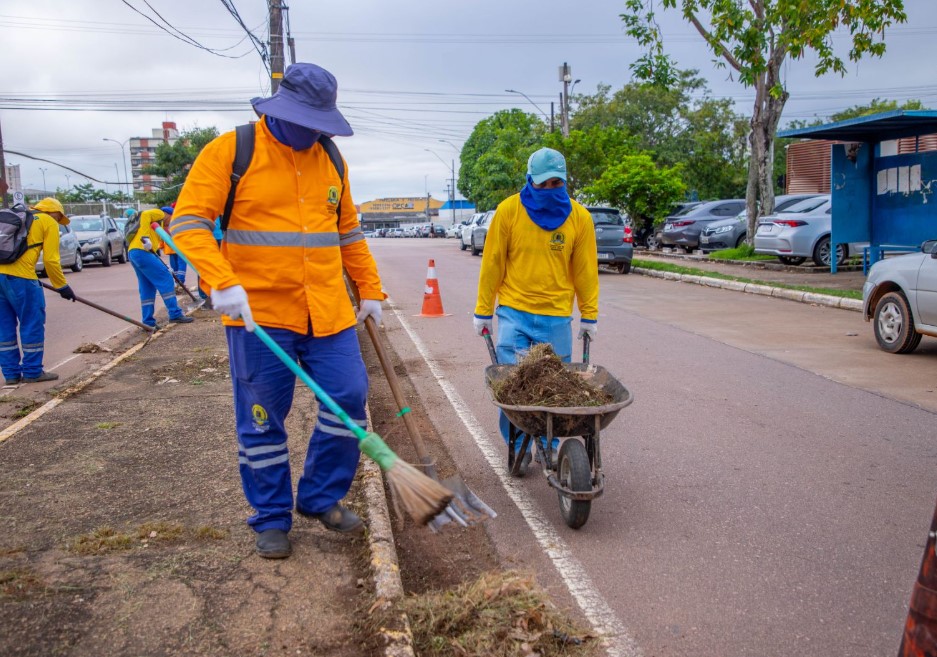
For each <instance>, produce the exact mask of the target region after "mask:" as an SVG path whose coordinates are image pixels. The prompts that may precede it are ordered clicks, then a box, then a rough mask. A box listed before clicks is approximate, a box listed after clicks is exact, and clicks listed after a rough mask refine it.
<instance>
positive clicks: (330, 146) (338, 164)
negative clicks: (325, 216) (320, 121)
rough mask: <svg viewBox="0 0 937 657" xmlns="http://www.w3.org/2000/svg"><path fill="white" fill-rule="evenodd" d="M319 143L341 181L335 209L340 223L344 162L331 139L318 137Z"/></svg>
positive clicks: (343, 190)
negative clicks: (340, 189)
mask: <svg viewBox="0 0 937 657" xmlns="http://www.w3.org/2000/svg"><path fill="white" fill-rule="evenodd" d="M319 143H320V144H322V148H324V149H325V152H326V153H328V156H329V159H330V160H332V166H333V167H335V170H336V171H337V172H338V177H339V178H340V179H341V181H342V191H341V194H339V197H338V207H337V208H336V209H335V213H336V214H337V215H338V220H339V221H341V220H342V197H344V196H345V162H344V161H343V160H342V154H341V153H339V152H338V146H336V145H335V142H334V141H332V138H331V137H326V136H325V135H319Z"/></svg>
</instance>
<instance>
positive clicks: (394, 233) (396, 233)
mask: <svg viewBox="0 0 937 657" xmlns="http://www.w3.org/2000/svg"><path fill="white" fill-rule="evenodd" d="M387 237H404V234H403V228H391V229H390V230H388V231H387Z"/></svg>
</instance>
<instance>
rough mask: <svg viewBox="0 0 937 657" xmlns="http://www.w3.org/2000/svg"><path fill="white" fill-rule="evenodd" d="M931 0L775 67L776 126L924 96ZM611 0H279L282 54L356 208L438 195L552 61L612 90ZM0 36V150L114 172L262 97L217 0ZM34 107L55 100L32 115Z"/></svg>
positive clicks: (62, 7) (162, 5) (615, 32)
mask: <svg viewBox="0 0 937 657" xmlns="http://www.w3.org/2000/svg"><path fill="white" fill-rule="evenodd" d="M147 2H148V3H149V7H148V6H147ZM232 2H234V4H235V6H236V8H237V10H238V12H239V14H240V16H241V18H242V19H243V22H244V24H245V25H246V26H247V27H248V28H250V29H251V30H252V32H253V33H254V34H255V35H256V36H257V37H258V38H259V39H260V40H261V41H266V39H267V16H266V5H267V3H266V1H265V0H228V4H231V3H232ZM935 4H937V3H935V0H906V2H905V7H906V10H907V12H908V16H909V21H908V23H907V24H905V25H903V26H900V27H898V28H894V29H892V30H890V31H889V32H888V35H887V36H888V51H887V53H886V55H885V57H884V58H882V59H881V60H875V59H866V60H863V61H862V62H860V63H859V64H851V63H850V64H848V66H849V73H848V74H847V75H846V77H845V78H841V77H839V76H833V75H830V76H825V77H824V78H820V79H816V78H814V77H813V67H812V62H811V60H809V59H808V60H804V61H796V62H790V63H789V65H788V66H787V68H786V76H787V77H786V83H787V86H788V90H789V91H790V92H791V99H790V101H789V102H788V104H787V108H786V110H785V114H784V120H783V121H782V125H783V123H784V122H785V121H789V120H792V119H795V118H811V117H813V116H814V115H819V116H828V115H829V114H830V113H832V112H835V111H837V110H840V109H843V108H845V107H849V106H852V105H857V104H861V103H866V102H868V101H869V100H871V99H872V98H875V97H880V98H887V99H897V100H906V99H909V98H916V99H920V100H922V101H924V103H925V105H926V106H928V107H937V72H935V66H934V62H937V11H935ZM576 5H578V6H576ZM622 5H623V2H622V0H588V1H587V2H581V3H571V2H568V1H560V0H539V1H538V2H531V1H529V0H514V1H511V0H507V1H505V0H499V1H494V0H474V1H472V2H465V1H463V2H446V1H445V0H432V1H430V0H407V1H404V2H400V1H398V2H393V1H390V0H346V1H345V2H328V3H326V2H317V1H315V0H302V1H301V2H294V3H291V7H290V10H289V18H290V27H291V32H292V35H293V37H294V38H295V41H296V56H297V59H298V60H299V61H311V62H315V63H317V64H319V65H321V66H324V67H325V68H327V69H329V70H330V71H332V73H333V74H335V76H336V77H337V78H338V82H339V97H338V102H339V107H340V108H341V110H342V111H343V113H344V114H345V116H346V118H347V119H348V120H349V122H350V123H351V125H352V127H353V128H354V130H355V135H354V136H353V137H349V138H340V139H338V140H337V142H338V145H339V148H341V150H342V152H343V154H344V155H345V158H346V159H347V160H348V163H349V175H350V179H351V190H352V193H353V195H354V198H355V200H356V201H357V202H359V203H361V202H364V201H368V200H372V199H374V198H379V197H387V196H421V195H423V194H424V193H425V192H426V191H428V192H430V193H431V194H433V195H434V197H436V198H439V199H444V198H445V197H446V191H445V189H446V183H447V180H448V178H449V176H450V171H449V169H450V166H451V161H452V160H453V159H454V158H455V160H456V161H455V167H456V172H458V167H459V162H458V159H457V158H458V152H457V150H456V149H457V148H461V145H462V143H463V142H464V141H465V139H467V138H468V136H469V134H470V133H471V131H472V127H473V126H474V125H475V123H477V122H478V121H479V120H481V119H483V118H485V117H486V116H488V115H490V114H491V113H493V112H495V111H497V110H499V109H506V108H510V107H519V108H522V109H524V110H527V111H530V112H533V113H538V110H537V109H536V108H535V107H534V106H533V105H532V104H531V102H528V100H526V99H525V98H524V97H522V96H520V95H518V94H510V93H506V92H505V90H506V89H516V90H518V91H520V92H523V93H524V94H526V95H527V96H529V98H530V99H531V101H532V103H535V104H536V105H537V106H539V108H540V109H542V110H543V112H544V113H546V114H549V113H550V103H551V101H553V102H555V103H556V106H557V112H558V111H559V110H558V107H559V93H560V91H561V90H562V84H561V83H560V82H559V81H558V67H559V66H560V65H561V64H562V63H563V62H568V63H569V65H570V66H571V67H572V73H573V78H574V79H579V80H581V81H580V82H579V83H578V85H576V87H575V92H576V93H580V92H582V93H592V92H594V91H595V89H596V86H597V85H598V84H600V83H605V84H609V85H611V86H612V88H613V89H615V88H619V87H621V86H622V85H624V84H626V83H627V82H628V81H629V80H630V77H631V76H630V71H629V69H628V66H629V64H630V63H631V62H632V61H633V60H634V59H635V58H636V57H637V56H639V54H640V52H639V49H638V48H637V46H635V45H634V43H633V41H631V40H630V39H628V38H627V37H625V36H624V35H623V33H622V25H621V21H620V20H619V18H618V15H619V14H620V13H621V11H622ZM132 7H133V8H136V9H138V10H139V12H142V13H143V14H145V15H146V16H149V17H151V18H152V19H153V20H155V21H157V22H159V20H160V19H159V17H158V16H157V14H156V12H158V14H159V15H161V16H162V18H163V19H165V21H166V22H168V23H169V24H171V25H172V26H173V27H174V28H176V29H177V30H178V31H179V32H181V33H183V34H184V35H186V36H187V37H190V38H191V39H194V40H195V41H197V42H198V43H199V44H201V45H202V46H205V47H207V48H210V49H214V50H216V51H218V52H221V53H222V54H225V55H234V56H239V55H244V56H243V57H237V58H225V57H220V56H218V55H216V54H212V53H210V52H207V51H206V50H203V49H200V48H198V47H196V46H193V45H189V44H188V43H185V42H184V41H183V40H182V38H181V37H179V38H174V37H173V36H170V34H168V33H167V32H166V31H163V30H161V29H159V28H158V27H156V26H155V25H154V24H153V23H152V22H150V21H149V20H147V18H146V17H145V16H143V15H141V13H138V12H135V11H134V10H133V8H132ZM659 19H660V22H661V26H662V28H663V31H664V36H665V47H666V49H667V51H668V52H669V53H670V54H671V55H673V56H674V57H675V58H676V59H677V60H678V62H679V64H680V65H681V66H682V67H685V68H698V69H699V70H700V73H701V75H702V76H703V77H704V78H706V79H707V80H708V81H709V85H710V88H711V90H712V92H713V94H714V95H716V96H720V97H730V98H732V99H734V100H735V101H736V103H737V109H738V110H739V111H740V112H741V113H744V114H745V115H748V113H749V112H750V106H751V100H752V94H751V93H750V92H749V91H748V90H746V89H744V88H743V87H742V86H741V85H739V84H737V83H735V82H733V81H731V80H730V79H728V74H727V72H726V71H725V70H719V69H716V68H715V67H714V66H713V64H712V57H711V56H710V55H709V54H708V52H707V51H706V49H705V47H704V46H703V44H702V41H701V40H700V38H699V36H698V35H697V34H696V32H695V31H693V30H692V28H691V27H689V26H688V25H686V24H685V23H683V22H682V20H681V19H680V16H679V13H678V12H675V11H672V10H671V11H667V12H664V13H663V14H661V15H660V16H659ZM0 30H2V34H3V38H4V52H5V60H6V66H5V67H4V75H3V81H2V83H0V127H2V132H3V143H4V147H5V148H6V149H10V150H15V151H20V152H22V153H27V154H30V155H34V156H38V157H42V158H46V159H48V160H52V161H54V162H56V163H61V164H65V165H67V166H70V167H72V168H73V169H76V170H77V171H80V172H82V173H85V174H87V175H89V176H92V177H95V178H99V179H101V180H106V181H109V182H111V183H113V182H116V181H117V179H118V176H119V177H120V179H121V180H123V179H124V164H123V159H122V155H121V149H120V146H119V145H117V144H115V143H113V142H109V141H103V139H105V138H107V139H114V140H117V141H120V142H123V141H125V140H127V139H129V138H130V137H136V136H149V134H150V132H151V130H152V129H153V128H157V127H159V126H160V123H161V122H162V121H166V120H168V121H174V122H175V123H176V124H177V125H178V127H179V129H180V130H185V129H190V128H193V127H207V126H215V127H217V128H218V129H219V130H220V131H222V132H224V131H227V130H231V129H233V128H234V126H236V125H238V124H239V123H244V122H246V121H248V120H250V119H251V118H253V116H254V115H253V112H252V110H251V108H250V103H249V100H250V98H252V97H254V96H265V95H269V81H268V75H267V72H266V70H265V68H264V66H263V64H262V62H261V60H260V56H259V55H258V54H257V51H256V50H255V49H254V48H253V47H252V46H251V43H250V40H249V39H247V38H246V33H245V31H244V29H243V28H242V27H241V26H240V25H239V24H238V23H237V21H236V20H235V18H234V17H233V16H232V15H231V13H229V12H228V10H227V9H226V8H225V5H224V3H223V2H222V0H126V1H123V0H29V1H27V0H0ZM836 45H837V47H838V51H839V52H840V53H845V51H846V48H847V46H848V38H845V37H840V38H837V39H836ZM14 53H15V54H14ZM288 62H289V59H288V57H287V63H288ZM36 101H41V102H42V103H43V105H48V106H53V107H58V108H59V109H54V110H41V109H36V108H35V104H36ZM156 103H159V104H158V105H157V104H156ZM219 104H220V105H222V107H221V108H219V107H218V105H219ZM26 106H28V107H29V108H28V109H17V108H22V107H26ZM193 106H195V107H197V108H198V109H197V110H195V109H192V108H193ZM160 107H164V108H167V109H162V110H161V109H158V108H160ZM219 109H223V110H224V111H219ZM440 140H448V142H451V143H446V142H443V141H440ZM426 149H429V150H430V151H432V152H428V151H427V150H426ZM127 156H128V158H129V152H128V154H127ZM6 160H7V163H8V164H19V165H20V167H21V170H22V176H23V183H24V185H25V186H27V187H36V188H39V187H42V185H43V172H42V171H41V170H40V167H42V168H45V169H46V171H45V186H46V188H48V189H54V188H56V187H62V188H65V187H66V186H67V184H70V185H75V184H77V183H84V182H86V181H85V180H84V179H83V178H81V177H80V176H78V175H77V174H75V173H71V172H68V171H66V170H65V169H62V168H61V167H58V166H55V165H53V164H44V163H41V162H36V161H33V160H29V159H27V158H25V157H21V156H17V155H12V154H7V156H6ZM115 164H117V167H115ZM66 174H68V176H69V178H66ZM521 182H522V181H518V184H519V185H520V184H521ZM111 188H113V186H111Z"/></svg>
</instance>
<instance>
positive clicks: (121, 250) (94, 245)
mask: <svg viewBox="0 0 937 657" xmlns="http://www.w3.org/2000/svg"><path fill="white" fill-rule="evenodd" d="M70 219H71V224H70V227H71V228H72V230H74V231H75V234H76V235H77V237H78V243H79V244H80V245H81V259H82V260H84V261H85V262H100V263H101V264H102V265H103V266H105V267H110V266H111V262H112V261H113V260H114V258H117V262H119V263H121V264H123V263H125V262H127V244H126V243H125V242H124V233H123V231H122V230H121V229H120V228H119V227H118V225H117V222H115V221H114V220H113V219H111V218H110V217H108V216H97V215H78V216H75V217H71V218H70Z"/></svg>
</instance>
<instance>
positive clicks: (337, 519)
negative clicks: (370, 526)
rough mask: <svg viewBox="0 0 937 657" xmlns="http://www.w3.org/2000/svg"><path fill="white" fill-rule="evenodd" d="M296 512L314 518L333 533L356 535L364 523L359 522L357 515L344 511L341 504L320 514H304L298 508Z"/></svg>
mask: <svg viewBox="0 0 937 657" xmlns="http://www.w3.org/2000/svg"><path fill="white" fill-rule="evenodd" d="M296 512H297V513H299V515H301V516H306V517H307V518H315V519H316V520H318V521H319V522H321V523H322V524H323V525H325V527H326V529H331V530H332V531H333V532H341V533H343V534H357V533H359V532H361V531H363V530H364V523H363V522H361V518H359V517H358V514H356V513H355V512H354V511H351V510H349V509H346V508H345V507H343V506H342V505H341V504H336V505H335V506H333V507H332V508H331V509H329V510H328V511H323V512H322V513H306V512H304V511H303V510H301V509H300V508H299V507H297V508H296Z"/></svg>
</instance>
